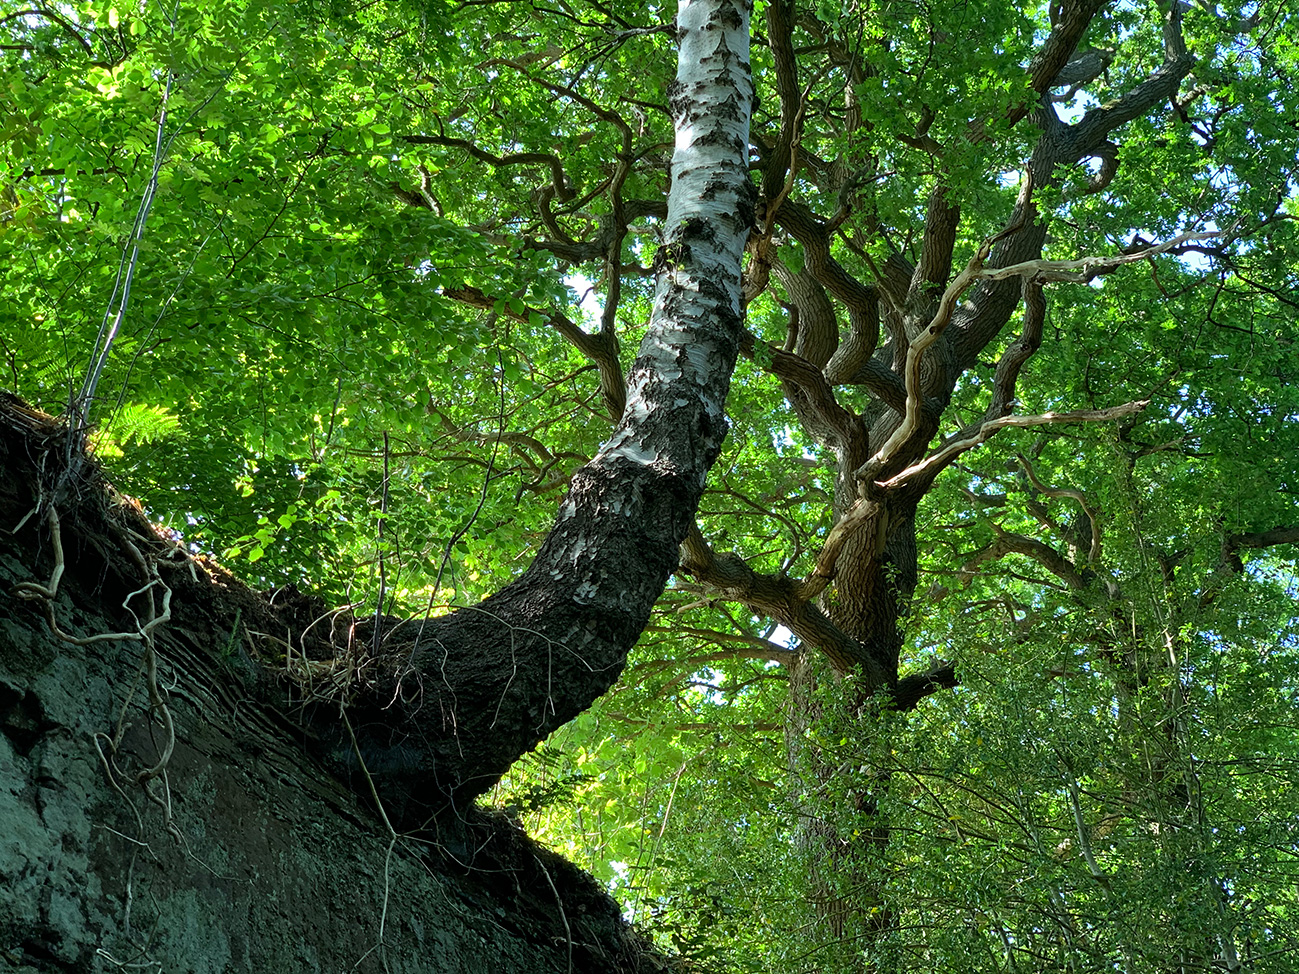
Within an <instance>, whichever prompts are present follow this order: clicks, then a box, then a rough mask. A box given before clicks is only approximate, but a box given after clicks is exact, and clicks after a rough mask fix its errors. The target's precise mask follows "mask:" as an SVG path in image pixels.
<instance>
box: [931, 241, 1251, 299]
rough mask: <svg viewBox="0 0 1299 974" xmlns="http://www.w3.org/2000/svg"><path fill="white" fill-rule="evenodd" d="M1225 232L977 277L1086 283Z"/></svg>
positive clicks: (998, 269) (1021, 265)
mask: <svg viewBox="0 0 1299 974" xmlns="http://www.w3.org/2000/svg"><path fill="white" fill-rule="evenodd" d="M1226 235H1227V231H1223V230H1205V231H1203V232H1200V233H1183V234H1179V235H1178V236H1176V237H1173V238H1172V239H1171V240H1165V241H1164V242H1163V243H1161V244H1154V245H1153V246H1150V247H1147V248H1145V249H1144V250H1138V251H1134V252H1133V253H1130V254H1116V255H1114V256H1112V257H1083V258H1080V259H1078V260H1047V259H1045V258H1043V259H1039V260H1025V261H1021V262H1020V263H1018V264H1011V265H1010V266H1008V267H994V268H991V269H989V270H980V271H979V272H978V273H977V274H976V276H977V277H979V278H982V279H983V280H985V281H1004V280H1006V279H1008V278H1012V277H1025V278H1030V279H1032V280H1034V281H1041V282H1047V281H1067V282H1070V283H1074V284H1087V283H1089V282H1090V281H1092V280H1093V279H1095V278H1097V277H1099V276H1100V275H1102V274H1109V273H1110V272H1112V271H1115V270H1117V269H1118V268H1120V267H1122V266H1123V265H1124V264H1135V263H1137V262H1138V261H1142V260H1149V259H1150V258H1151V257H1157V256H1159V255H1160V254H1166V253H1168V252H1169V251H1172V250H1176V249H1177V248H1178V247H1181V246H1182V245H1183V244H1187V243H1192V242H1194V241H1197V240H1213V239H1216V238H1218V237H1222V236H1226ZM949 290H950V289H949Z"/></svg>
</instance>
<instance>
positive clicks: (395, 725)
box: [319, 0, 754, 824]
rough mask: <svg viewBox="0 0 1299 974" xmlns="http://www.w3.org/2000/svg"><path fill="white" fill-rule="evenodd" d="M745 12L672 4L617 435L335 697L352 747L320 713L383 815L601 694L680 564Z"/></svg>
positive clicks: (718, 287) (736, 212) (743, 143)
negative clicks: (653, 263) (659, 223)
mask: <svg viewBox="0 0 1299 974" xmlns="http://www.w3.org/2000/svg"><path fill="white" fill-rule="evenodd" d="M749 6H750V5H749V3H748V2H747V0H681V2H680V5H679V9H678V17H677V38H678V42H679V47H680V54H679V67H678V71H677V79H676V81H675V82H674V83H673V85H672V86H671V87H670V90H669V91H668V100H669V103H670V104H671V108H672V113H673V116H674V118H675V123H676V133H677V134H676V149H675V153H674V155H673V159H672V183H671V191H670V194H669V197H668V217H667V223H666V226H665V230H664V241H663V246H662V247H661V249H660V251H659V256H658V260H657V266H658V282H657V291H656V294H655V302H654V310H653V314H652V317H651V319H650V323H649V329H648V332H647V333H646V336H645V339H644V341H643V343H642V344H641V348H640V352H639V356H638V358H637V359H636V361H635V363H634V364H633V366H632V368H631V372H630V375H629V380H628V381H629V387H628V396H627V406H626V409H625V411H624V413H623V416H622V419H621V421H620V423H619V424H618V426H617V428H616V429H615V430H614V433H613V436H612V437H611V438H610V439H609V441H608V442H607V443H606V444H605V445H604V446H603V448H602V449H601V450H600V451H599V453H598V454H597V455H596V457H595V459H594V460H592V461H591V462H590V463H589V464H587V465H586V466H585V467H583V468H582V469H581V470H579V471H578V472H577V474H576V475H575V476H574V477H573V481H572V487H571V490H570V493H569V495H568V497H567V499H566V500H565V501H564V502H563V504H562V505H561V506H560V509H559V514H558V518H557V520H556V523H555V526H554V528H553V529H552V530H551V532H550V534H549V536H548V537H547V538H546V540H545V542H544V543H543V544H542V546H541V549H540V551H539V553H538V555H537V558H536V560H535V561H534V562H533V563H532V565H531V566H530V567H529V568H528V569H527V571H526V572H525V573H524V574H523V576H522V577H521V578H519V579H518V580H517V581H516V582H514V583H513V584H511V585H509V586H508V587H507V588H505V589H503V590H502V591H501V592H499V593H498V594H496V595H494V596H492V597H491V598H489V599H487V600H486V601H485V602H483V603H482V604H480V605H477V606H473V607H471V608H467V609H462V610H460V611H458V612H456V613H454V614H453V615H450V616H448V617H445V618H437V619H428V620H425V621H423V622H418V621H417V622H415V623H410V622H407V623H406V624H404V625H403V626H401V627H400V628H399V629H397V630H395V631H393V632H390V633H389V634H388V635H387V636H386V637H385V648H384V650H383V652H382V653H381V657H382V658H381V660H380V664H381V672H383V673H384V674H385V675H383V676H381V677H380V678H379V679H378V680H377V681H374V682H372V683H371V685H370V686H369V687H368V688H367V689H366V691H365V696H364V698H363V699H362V700H361V701H360V702H357V703H354V704H353V705H352V706H351V707H350V708H349V719H350V726H351V728H352V730H353V731H354V734H355V740H353V736H352V732H349V731H348V730H347V729H346V725H342V726H340V725H341V724H342V722H341V721H339V720H338V714H337V709H336V708H332V709H331V708H322V712H321V714H320V715H319V716H320V720H319V725H320V726H321V727H322V728H324V732H325V733H326V735H327V738H328V739H329V741H330V742H331V746H332V748H333V750H334V756H335V757H336V758H337V759H338V760H340V761H341V762H343V763H344V764H345V765H347V766H348V767H350V768H351V769H352V770H353V771H355V772H364V773H366V774H368V776H370V777H371V778H372V779H373V780H374V782H375V784H376V785H377V787H378V792H379V795H380V797H381V799H382V800H383V802H384V804H385V806H386V810H387V812H388V814H389V815H390V816H393V815H396V816H397V817H398V818H399V819H400V820H401V821H403V822H405V823H406V824H416V823H417V822H418V821H419V820H420V819H421V818H422V817H423V816H425V815H426V814H427V813H428V812H430V811H431V810H434V809H436V808H438V807H440V806H444V805H445V804H446V803H447V802H448V801H452V802H454V803H457V804H459V803H462V802H463V801H465V800H467V799H470V798H472V797H473V796H475V795H478V794H480V793H482V792H483V791H485V790H486V789H488V788H490V787H491V786H492V784H493V783H494V782H496V780H497V779H498V778H499V777H500V776H501V774H502V773H504V772H505V770H506V769H507V768H508V767H509V765H510V764H511V763H512V762H513V761H514V760H515V759H516V758H517V757H519V755H521V754H523V753H525V752H526V751H528V750H530V749H531V748H533V747H534V746H535V745H536V744H537V743H538V742H539V741H540V740H541V739H542V738H544V737H545V736H546V735H547V734H549V733H550V732H551V731H552V730H554V729H555V728H557V727H559V726H561V725H562V724H564V723H565V722H566V721H568V720H571V719H572V718H573V717H575V716H577V715H578V714H579V713H581V712H582V711H583V710H585V709H586V708H587V707H589V706H590V705H591V703H592V702H594V701H595V700H596V698H598V697H599V696H600V695H601V694H603V693H604V692H605V691H606V690H607V689H608V688H609V687H610V685H611V684H612V683H613V682H614V680H616V679H617V677H618V675H619V673H620V672H621V671H622V668H623V665H624V662H625V661H626V658H627V654H628V652H629V651H630V649H631V647H632V646H633V644H634V643H635V642H636V640H637V638H638V637H639V636H640V633H641V631H642V630H643V628H644V626H645V624H646V621H647V619H648V617H649V613H650V610H651V608H652V606H653V604H654V602H655V600H656V599H657V598H658V597H659V595H660V594H661V593H662V590H663V587H664V586H665V585H666V583H667V579H668V576H669V574H670V573H671V572H672V571H673V569H675V568H676V566H677V561H678V548H679V546H680V544H681V542H682V540H683V539H684V538H685V536H686V532H687V529H688V528H689V527H690V525H691V524H692V523H693V518H694V513H695V509H696V507H697V506H698V503H699V498H700V495H701V493H702V491H703V487H704V480H705V477H706V475H707V473H708V469H709V467H710V466H711V465H712V463H713V461H714V460H715V459H716V457H717V455H718V452H719V451H720V449H721V444H722V440H723V438H724V437H725V435H726V430H727V424H726V421H725V419H724V416H723V406H724V403H725V399H726V394H727V390H728V388H729V385H730V376H731V371H732V369H733V367H734V364H735V359H736V355H737V350H738V347H739V339H740V333H741V327H742V313H741V298H740V260H741V256H742V254H743V251H744V246H745V242H746V240H747V238H748V234H749V228H750V227H751V225H752V224H753V211H754V191H753V188H752V185H751V184H750V182H749V180H748V167H747V150H748V129H749V115H750V109H751V105H752V100H753V84H752V81H751V78H750V71H749V56H748V51H749ZM331 728H332V729H331ZM358 755H359V757H360V759H361V760H358ZM362 761H363V764H362ZM364 787H365V786H364V785H363V786H362V788H363V789H364Z"/></svg>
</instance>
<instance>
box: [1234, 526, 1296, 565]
mask: <svg viewBox="0 0 1299 974" xmlns="http://www.w3.org/2000/svg"><path fill="white" fill-rule="evenodd" d="M1282 544H1299V526H1296V525H1290V526H1288V527H1280V528H1273V529H1272V530H1270V531H1256V532H1253V533H1250V534H1229V535H1227V536H1226V537H1225V538H1223V541H1222V561H1223V562H1224V563H1226V564H1228V565H1230V566H1231V567H1232V569H1234V570H1235V571H1238V572H1239V571H1244V570H1245V566H1244V564H1243V563H1242V562H1241V560H1240V555H1239V554H1238V552H1239V551H1240V549H1241V548H1252V549H1255V550H1262V549H1263V548H1271V547H1274V546H1276V545H1282Z"/></svg>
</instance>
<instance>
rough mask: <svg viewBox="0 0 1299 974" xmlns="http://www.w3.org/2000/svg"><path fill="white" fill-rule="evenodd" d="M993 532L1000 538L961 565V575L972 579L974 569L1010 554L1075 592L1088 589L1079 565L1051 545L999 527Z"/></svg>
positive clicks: (994, 526) (993, 526)
mask: <svg viewBox="0 0 1299 974" xmlns="http://www.w3.org/2000/svg"><path fill="white" fill-rule="evenodd" d="M992 530H993V533H994V534H996V536H997V539H996V540H995V541H993V542H992V544H990V545H987V546H986V547H984V548H981V549H980V550H979V551H977V552H975V553H974V554H973V555H972V556H971V557H970V558H969V559H968V560H967V561H966V562H965V564H964V565H962V566H961V572H960V574H961V576H962V577H963V578H966V579H968V578H970V577H972V576H973V575H974V570H975V569H976V568H978V567H979V566H980V565H982V564H984V563H986V562H989V561H996V560H997V559H999V558H1004V557H1006V555H1011V554H1016V555H1023V556H1024V557H1026V558H1031V559H1033V561H1035V562H1037V563H1038V564H1039V565H1041V566H1042V567H1043V568H1045V569H1046V570H1047V571H1049V572H1050V573H1051V574H1052V575H1054V576H1055V577H1056V578H1058V579H1060V581H1062V582H1064V583H1065V585H1066V586H1068V587H1069V588H1070V589H1072V590H1073V591H1075V592H1081V591H1082V590H1083V589H1085V588H1086V587H1087V577H1086V576H1085V575H1084V574H1083V573H1082V572H1081V571H1080V570H1079V569H1078V566H1077V565H1075V564H1074V563H1073V562H1071V561H1070V560H1069V559H1068V558H1066V557H1064V556H1063V555H1062V554H1060V552H1058V551H1056V550H1055V549H1054V548H1052V547H1051V546H1050V545H1048V544H1045V543H1043V542H1041V541H1038V540H1037V539H1036V538H1028V537H1025V536H1024V535H1022V534H1012V533H1010V532H1008V531H1004V530H1003V529H1001V528H1000V527H998V526H997V525H996V524H993V525H992Z"/></svg>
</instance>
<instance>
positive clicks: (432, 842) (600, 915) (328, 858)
mask: <svg viewBox="0 0 1299 974" xmlns="http://www.w3.org/2000/svg"><path fill="white" fill-rule="evenodd" d="M64 442H65V440H64V431H63V429H62V428H61V427H60V426H59V425H58V424H57V423H56V422H54V421H52V420H51V419H50V418H49V417H47V416H44V415H43V414H40V413H36V412H34V411H31V410H28V409H26V408H25V407H24V406H23V405H22V404H21V403H19V402H18V401H17V400H15V399H13V398H12V397H8V396H3V395H0V470H2V471H3V477H0V966H2V967H4V969H6V970H13V971H115V970H128V969H129V970H143V971H169V972H181V971H184V972H194V974H205V972H224V971H256V972H297V971H328V972H331V974H333V972H345V971H353V970H355V971H358V972H366V971H389V972H392V974H413V972H429V974H433V972H437V974H447V972H465V974H471V972H472V974H476V972H483V974H488V972H490V974H506V972H527V974H530V972H534V971H535V972H551V971H578V972H584V971H592V972H604V971H607V972H618V974H622V972H637V971H659V970H664V969H666V967H667V964H666V962H665V961H664V959H663V958H661V957H659V956H657V955H654V954H652V953H650V952H648V951H647V950H646V949H645V947H644V945H643V944H642V942H641V941H640V939H639V938H638V937H637V936H636V935H635V934H634V933H633V932H632V931H631V930H629V929H628V928H627V927H626V926H625V925H624V924H623V922H622V920H621V917H620V914H619V910H618V907H617V904H616V903H614V901H613V900H612V899H610V898H609V897H607V896H606V895H605V894H604V893H603V891H602V890H601V889H600V888H599V886H598V885H597V884H596V883H595V882H594V880H592V879H591V878H590V877H589V876H587V875H586V874H584V873H582V872H581V871H580V870H578V869H577V868H576V867H574V866H572V865H571V864H570V863H568V862H566V861H564V860H563V859H561V858H559V857H558V856H555V855H554V854H553V853H549V852H547V851H545V850H543V849H541V848H540V847H538V846H536V845H535V844H534V843H532V842H531V840H529V839H528V838H527V836H526V835H524V833H523V832H522V831H521V830H520V829H519V828H517V826H515V825H514V824H513V823H511V822H509V821H507V820H505V819H503V818H500V817H494V816H492V815H490V814H488V813H484V812H479V811H472V812H468V813H449V814H448V815H447V816H444V817H443V818H442V819H439V820H438V821H436V822H433V823H430V824H431V827H430V828H429V829H427V830H425V831H423V832H421V833H418V834H412V835H405V836H400V837H397V838H396V839H394V838H393V837H392V833H391V832H389V831H388V829H387V828H386V827H385V825H384V823H383V821H382V817H381V816H380V815H379V814H378V813H377V811H376V809H375V807H374V804H373V801H372V800H371V797H370V796H369V795H368V794H366V793H365V792H364V789H363V788H362V784H361V783H359V782H357V781H355V780H353V781H352V782H351V783H350V784H351V787H348V786H347V785H345V784H344V783H343V782H341V781H340V780H339V779H338V777H337V776H336V775H335V774H331V773H330V770H329V769H328V768H326V767H325V765H324V764H323V763H322V762H321V761H320V760H318V758H317V756H316V752H317V750H318V749H317V748H315V747H313V737H314V733H313V732H312V731H310V730H309V729H306V728H305V727H304V726H303V724H302V722H300V721H299V720H298V719H297V715H298V714H299V713H300V711H298V712H295V707H294V705H293V703H292V701H291V697H292V695H293V694H292V689H293V685H292V683H291V681H288V680H286V679H285V678H284V677H283V675H282V674H281V673H277V672H276V671H275V669H274V668H273V667H271V666H268V665H266V662H265V660H264V656H265V654H264V653H263V652H262V650H261V649H260V648H259V647H257V646H255V645H253V644H252V643H253V640H251V638H250V636H249V633H250V632H267V633H269V632H283V631H287V630H289V629H292V628H293V627H292V626H289V625H286V620H285V619H284V617H283V615H282V614H277V610H276V608H275V606H273V605H272V604H271V603H270V602H268V600H267V599H266V598H265V597H263V596H261V595H259V594H258V593H255V592H252V591H250V590H249V589H247V588H246V587H244V586H242V585H240V584H239V583H238V582H236V581H235V580H234V579H232V578H230V577H229V576H228V575H226V574H225V573H223V572H221V571H220V570H219V569H218V568H216V567H215V566H213V565H210V564H206V563H204V562H202V561H201V560H199V561H196V560H194V559H192V558H190V557H189V556H188V555H187V554H186V553H185V552H183V551H182V550H179V549H178V548H177V547H176V546H175V545H174V544H173V543H171V542H169V541H167V540H165V539H163V538H160V537H159V536H158V535H157V534H155V533H154V531H153V530H152V528H151V527H150V526H149V524H148V522H147V521H146V520H145V518H144V517H143V516H142V515H141V514H140V512H139V510H138V509H137V508H136V507H135V506H134V505H133V504H132V503H131V502H130V501H128V500H125V499H122V498H120V497H117V496H115V495H114V494H113V493H112V492H111V491H110V490H109V489H107V488H106V487H105V485H104V484H103V482H102V480H101V478H100V475H99V474H98V472H97V471H96V470H95V469H94V468H93V466H91V465H83V466H79V467H78V469H77V471H76V472H75V475H74V476H72V477H65V476H63V472H64V471H65V470H66V451H65V449H64ZM51 503H52V504H53V507H54V509H55V510H56V511H57V518H55V519H51V517H50V515H49V510H50V506H51ZM19 525H20V526H19ZM16 526H19V527H18V528H17V530H16V531H15V530H14V528H15V527H16ZM56 527H57V532H55V531H54V528H56ZM56 533H57V541H56V538H55V534H56ZM60 554H61V555H62V558H61V561H62V564H63V571H62V574H61V577H59V578H58V579H57V586H52V585H51V584H50V583H51V581H52V579H53V576H54V574H55V569H56V566H57V564H58V563H59V561H60V558H59V555H60ZM54 588H56V589H57V590H56V591H55V593H54V597H53V598H52V599H49V598H47V597H46V595H45V594H43V591H42V590H50V589H54ZM132 593H134V594H132ZM128 596H129V597H128ZM291 601H293V600H284V605H283V607H282V609H283V612H291V611H295V610H294V609H293V608H292V607H291V606H290V602H291ZM124 603H125V607H124ZM300 610H301V605H300V600H299V606H298V609H297V610H296V611H300ZM51 620H52V621H53V625H54V626H57V627H58V629H59V630H60V631H61V632H62V633H64V634H65V636H66V637H71V640H75V641H69V639H68V638H61V637H60V636H58V635H56V634H55V632H54V631H53V629H52V626H51ZM150 620H153V622H151V621H150ZM110 634H116V635H117V637H118V638H110V639H95V637H101V636H105V635H110ZM142 637H149V638H151V639H152V643H153V654H152V656H153V659H152V663H153V667H152V669H153V671H154V675H153V678H152V679H151V678H150V677H151V673H150V670H151V666H150V658H149V651H148V642H149V639H148V638H142ZM88 640H94V641H88ZM254 656H257V657H258V658H257V659H255V658H254ZM155 687H156V693H155V690H154V689H153V688H155ZM358 790H359V791H360V793H359V794H358V793H357V791H358Z"/></svg>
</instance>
